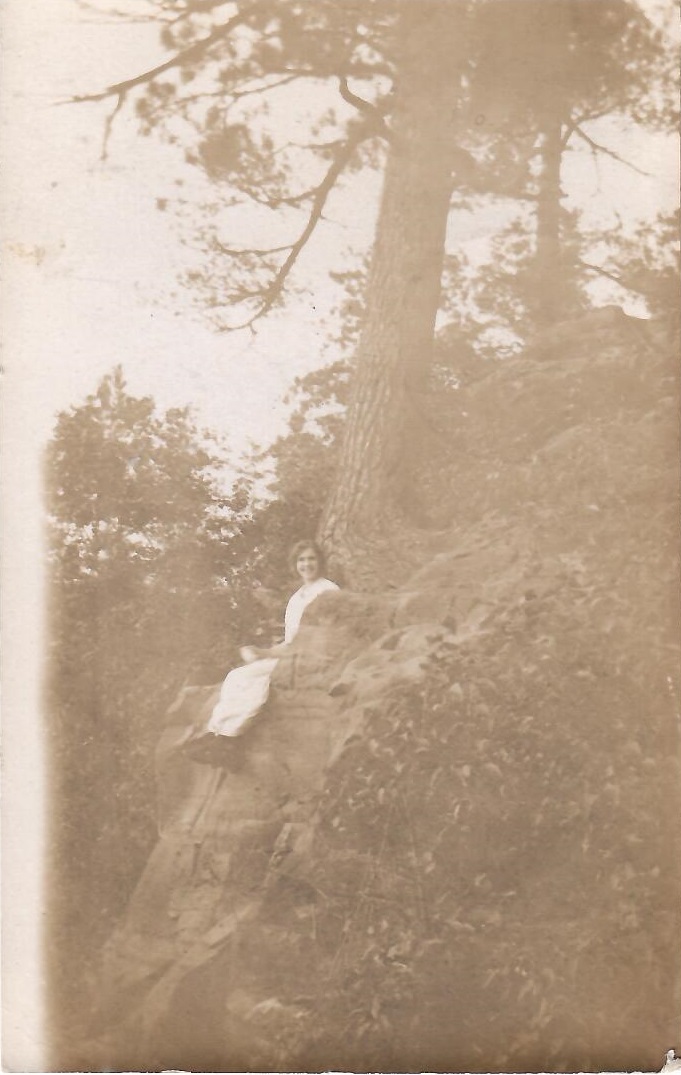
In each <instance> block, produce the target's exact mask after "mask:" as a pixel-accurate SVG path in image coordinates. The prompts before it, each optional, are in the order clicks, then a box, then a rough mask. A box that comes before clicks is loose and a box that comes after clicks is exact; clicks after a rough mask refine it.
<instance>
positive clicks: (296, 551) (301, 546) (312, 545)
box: [288, 541, 326, 574]
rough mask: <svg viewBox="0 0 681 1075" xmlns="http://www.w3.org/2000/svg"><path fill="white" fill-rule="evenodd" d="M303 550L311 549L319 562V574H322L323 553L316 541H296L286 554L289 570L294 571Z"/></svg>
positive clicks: (324, 568) (324, 564) (323, 569)
mask: <svg viewBox="0 0 681 1075" xmlns="http://www.w3.org/2000/svg"><path fill="white" fill-rule="evenodd" d="M305 549H312V551H313V552H314V554H315V556H316V557H317V560H318V562H319V572H320V574H323V572H324V571H325V570H326V561H325V558H324V552H323V550H322V549H321V547H320V546H319V545H318V544H317V542H316V541H296V543H295V545H294V546H293V548H292V549H291V551H290V552H289V554H288V562H289V566H290V568H291V570H292V571H295V569H296V563H297V562H298V557H299V556H300V554H301V552H304V551H305Z"/></svg>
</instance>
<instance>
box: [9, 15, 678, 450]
mask: <svg viewBox="0 0 681 1075" xmlns="http://www.w3.org/2000/svg"><path fill="white" fill-rule="evenodd" d="M97 6H99V8H100V9H101V12H105V11H106V9H107V8H108V7H109V6H110V5H109V4H108V2H106V3H105V2H104V0H98V5H93V6H92V7H90V6H88V5H86V4H80V3H79V2H78V0H50V2H49V3H48V4H43V5H41V8H40V12H39V13H38V12H37V11H36V8H35V6H34V5H30V4H26V3H22V2H21V0H8V2H7V3H6V4H5V8H6V12H5V24H6V29H5V37H6V46H5V49H6V57H7V59H6V67H7V70H6V73H5V79H6V84H7V87H8V88H7V90H6V94H7V95H6V115H5V140H6V146H7V147H8V149H9V153H10V161H9V166H8V167H7V168H6V179H5V199H6V202H5V204H6V223H5V238H6V268H5V274H6V278H9V286H8V289H7V295H6V302H7V304H8V306H9V336H10V340H11V351H9V353H8V354H7V356H6V363H7V366H8V372H9V373H10V375H11V374H12V372H13V368H14V370H17V371H18V370H20V371H21V384H20V385H18V386H17V385H16V384H15V385H14V389H15V391H18V392H19V396H20V399H21V405H22V406H23V407H25V417H26V421H27V422H28V423H29V425H30V427H31V428H32V429H33V430H34V431H35V433H36V435H37V436H38V437H39V438H44V437H45V436H47V435H48V434H49V430H50V428H51V424H52V421H53V417H54V414H55V412H56V411H57V410H58V409H60V408H63V407H65V406H68V405H70V404H77V403H78V402H79V401H80V400H82V399H83V397H84V396H85V395H86V394H87V393H88V392H90V391H92V390H93V389H94V388H95V387H96V385H97V383H98V381H99V379H100V378H101V377H102V375H103V374H104V373H106V372H108V371H109V370H110V369H111V367H112V366H113V365H114V364H115V363H118V362H121V363H122V364H123V367H124V370H125V372H126V375H127V378H128V382H129V386H130V389H131V391H133V392H137V393H150V394H152V395H153V396H154V397H155V398H156V399H157V400H158V402H159V403H160V404H161V405H163V406H167V405H171V404H172V405H175V404H186V403H191V404H192V405H193V406H194V407H195V408H196V409H197V412H198V415H199V417H200V420H201V421H202V422H203V423H205V424H206V425H208V426H209V427H211V428H214V429H216V430H218V431H219V432H221V433H225V434H226V435H227V437H228V439H229V441H230V443H231V445H232V448H233V451H234V452H235V453H237V454H238V453H240V452H241V451H243V449H244V448H245V446H246V445H247V443H248V441H249V440H250V439H254V440H256V441H258V442H260V443H264V442H267V441H268V440H269V439H270V437H271V435H272V433H273V432H277V431H278V429H279V428H280V424H281V422H282V421H283V418H284V415H285V409H284V408H283V407H282V405H281V402H280V401H281V398H282V396H283V394H284V392H285V391H286V389H287V387H288V386H289V384H290V382H291V381H292V380H293V378H294V377H295V376H297V375H300V374H301V373H305V372H306V371H308V370H310V369H313V368H315V367H317V366H319V365H320V364H321V363H322V362H323V361H328V360H330V359H331V358H333V357H334V353H333V350H332V349H331V350H329V349H328V348H327V347H325V344H326V343H327V341H328V338H329V336H330V324H331V322H330V315H331V311H332V308H333V307H334V305H335V304H336V303H337V301H338V299H339V298H340V291H339V290H338V289H337V288H336V287H335V286H334V285H332V284H331V283H330V281H329V276H328V269H329V267H331V268H334V269H336V270H342V269H343V268H346V267H351V266H352V265H353V264H354V262H353V260H352V258H348V256H347V251H349V250H354V251H355V252H356V253H361V252H362V251H363V250H366V249H367V248H368V246H369V245H370V240H371V235H372V229H373V222H374V215H375V209H376V204H377V198H378V193H379V189H380V186H379V180H378V179H377V177H375V176H373V177H372V176H370V175H368V174H367V173H366V172H363V173H362V174H361V175H359V176H350V177H348V178H347V179H346V180H345V182H344V184H343V188H342V189H341V190H340V191H338V192H337V193H336V194H335V195H334V196H333V198H332V199H331V201H330V204H329V206H328V211H327V214H326V215H327V217H328V218H329V220H328V222H327V223H325V224H323V225H322V226H321V227H320V229H319V233H318V234H317V235H316V236H315V237H314V239H313V241H312V243H311V244H310V245H309V247H308V249H307V250H306V251H305V252H304V256H303V258H302V260H301V262H300V265H299V267H298V269H297V271H296V273H295V275H294V279H293V283H294V285H295V288H296V290H297V291H298V293H297V294H295V295H291V297H290V300H289V302H288V304H287V306H286V308H285V309H284V310H281V311H276V312H275V313H273V314H272V315H270V316H269V317H268V318H266V319H265V320H263V321H261V322H259V323H258V326H257V334H255V335H253V334H252V333H251V332H249V331H244V332H240V333H236V334H233V333H228V334H225V333H222V334H220V333H218V332H216V331H215V330H214V328H213V326H212V325H211V323H210V319H209V317H208V316H207V314H206V311H205V310H204V309H202V307H201V303H200V301H199V296H198V295H197V293H196V292H195V291H194V290H193V289H191V288H188V287H187V286H186V284H183V283H180V282H178V281H179V280H180V278H181V277H182V275H183V274H184V273H186V272H187V271H191V270H192V268H196V267H200V254H199V253H198V252H197V251H196V250H195V249H192V247H191V243H189V244H188V243H187V242H186V240H188V239H191V231H192V228H191V222H192V220H193V219H194V217H193V215H192V214H193V213H194V214H196V210H194V209H193V206H195V205H198V204H199V202H201V201H207V200H213V201H217V202H219V199H220V197H222V196H223V193H222V191H221V190H215V188H211V185H210V183H209V182H208V181H207V179H206V178H205V176H204V175H203V174H202V173H201V172H200V171H199V170H198V169H197V168H194V167H191V166H190V165H188V164H187V163H186V162H185V159H184V154H183V151H182V150H181V149H180V148H178V147H171V146H167V145H163V144H161V143H160V141H159V140H157V139H156V138H146V139H145V138H141V137H139V134H138V123H137V118H136V116H135V113H134V103H133V102H132V101H129V102H127V103H126V105H125V106H124V108H123V109H122V110H121V112H120V113H119V114H118V115H117V116H116V119H115V123H114V126H113V130H112V134H111V137H110V140H109V144H108V159H107V160H105V161H102V160H101V159H100V156H101V150H102V141H103V136H104V130H105V125H106V119H107V116H108V115H109V114H110V113H111V110H112V106H113V102H111V101H104V102H97V103H89V104H80V105H73V104H63V103H60V102H64V101H66V100H67V99H68V98H70V97H71V96H73V95H76V94H82V93H90V92H94V91H96V90H98V89H101V88H103V87H104V86H106V85H108V84H110V83H112V82H116V81H120V80H121V79H122V78H125V77H130V76H131V75H134V74H136V73H138V72H139V71H141V70H144V69H146V68H148V67H150V66H152V65H153V64H154V62H157V61H158V60H159V59H160V58H162V57H163V55H164V54H163V51H162V48H161V45H160V43H159V25H158V23H157V22H154V23H149V22H146V21H138V20H136V19H133V20H132V21H124V20H121V19H119V18H117V17H115V16H112V15H106V14H103V13H100V14H98V13H97ZM113 6H115V5H111V7H113ZM120 7H121V8H123V10H126V11H127V12H129V13H130V12H132V13H134V12H136V13H137V14H139V13H140V11H143V10H144V5H143V4H141V3H140V2H139V0H137V3H136V4H130V3H127V4H123V5H120ZM651 7H652V8H654V9H655V8H656V9H660V10H662V11H663V12H664V10H665V4H664V2H663V3H662V4H661V5H660V4H659V3H658V2H657V0H655V2H654V3H652V4H651ZM306 92H307V91H306V88H305V86H303V87H302V88H301V87H300V84H294V85H293V86H290V87H288V88H287V89H286V90H285V91H282V93H281V95H280V104H279V107H280V109H281V110H282V115H283V116H285V117H286V120H285V122H287V123H288V125H289V127H290V138H291V139H292V140H295V139H296V134H297V133H298V134H300V136H301V140H304V118H303V119H301V118H299V117H304V116H305V113H306V110H307V109H308V101H307V100H306ZM333 96H334V94H333V92H330V94H329V103H331V100H332V97H333ZM334 103H337V102H336V100H334ZM340 106H341V108H344V107H346V106H344V105H343V104H342V102H340ZM597 133H598V137H599V140H600V141H602V142H603V141H606V142H607V144H608V145H611V146H614V147H615V148H616V149H617V151H618V152H619V153H621V155H622V156H624V157H626V158H627V159H628V160H631V161H632V163H634V164H637V165H638V166H639V167H640V168H642V169H644V170H645V171H646V172H649V173H650V175H649V176H642V175H640V174H639V173H637V172H635V171H633V170H630V169H628V168H626V167H624V166H622V165H621V164H619V163H618V162H617V161H614V160H611V159H608V158H607V157H604V156H601V157H599V158H598V160H596V159H594V157H593V156H592V155H591V154H590V152H589V149H588V147H586V146H584V148H583V150H579V151H577V152H574V153H571V154H569V155H568V157H567V159H566V162H565V166H564V184H563V185H564V189H565V191H566V193H567V195H568V197H567V199H566V203H565V204H566V205H567V206H568V207H570V206H579V207H580V208H581V209H582V210H584V211H585V212H586V222H587V223H588V224H603V223H606V224H609V223H612V226H613V227H616V226H618V223H617V220H618V215H619V217H621V218H624V219H632V218H633V217H640V218H643V219H645V218H647V217H652V216H653V215H654V214H655V212H656V211H657V210H658V209H660V208H671V207H672V206H673V205H674V204H675V203H676V200H677V190H678V178H677V168H676V148H675V145H674V144H673V141H672V140H671V139H666V138H664V137H661V136H653V135H645V136H642V135H641V132H640V131H632V130H626V129H621V128H618V127H617V125H616V124H614V123H613V122H612V121H602V122H601V124H600V129H599V130H598V131H597ZM287 134H289V132H287ZM303 178H304V177H303ZM178 183H179V185H178ZM178 194H180V195H181V197H182V198H183V200H184V203H185V206H184V211H183V218H182V219H180V220H178V218H177V215H176V213H175V212H174V211H173V209H172V205H173V203H174V201H175V200H176V197H177V195H178ZM166 205H167V206H168V209H167V210H166V211H165V212H163V211H161V209H160V208H159V206H161V207H164V206H166ZM511 208H512V207H511V206H510V205H509V204H506V205H504V204H503V203H497V204H495V205H493V206H492V205H488V206H487V207H484V206H483V208H480V207H478V208H477V209H476V210H475V212H472V213H456V214H453V216H452V221H451V225H450V229H449V240H448V246H449V250H450V252H452V253H454V252H456V251H457V249H459V248H461V247H463V248H464V249H465V250H466V251H467V253H468V254H469V256H471V257H473V258H474V259H480V258H484V256H485V253H486V251H487V243H488V240H489V238H490V237H492V236H493V235H494V234H495V232H496V231H497V230H498V229H499V228H500V227H501V226H503V224H504V223H505V221H506V220H507V219H508V216H509V211H510V210H511ZM269 217H270V218H271V217H272V214H269ZM225 222H226V224H227V223H228V224H229V227H230V232H231V234H232V236H233V239H234V241H236V242H239V241H241V240H243V238H244V235H247V234H249V232H252V231H253V230H254V229H257V228H258V218H257V214H255V213H254V214H251V215H247V214H246V213H245V212H244V210H239V211H238V212H235V211H232V212H231V213H230V214H228V213H226V214H225ZM294 226H295V225H294ZM183 239H184V240H185V242H182V240H183ZM610 297H611V296H608V295H607V293H605V292H604V297H603V301H608V299H609V298H610ZM630 309H631V312H642V311H641V310H640V307H636V306H635V305H633V306H631V307H630Z"/></svg>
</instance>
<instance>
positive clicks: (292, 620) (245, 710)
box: [207, 578, 338, 735]
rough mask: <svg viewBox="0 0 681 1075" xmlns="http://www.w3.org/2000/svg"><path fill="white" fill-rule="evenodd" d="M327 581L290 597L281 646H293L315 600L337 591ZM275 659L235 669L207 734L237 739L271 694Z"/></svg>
mask: <svg viewBox="0 0 681 1075" xmlns="http://www.w3.org/2000/svg"><path fill="white" fill-rule="evenodd" d="M337 589H338V586H336V583H335V582H331V581H330V580H329V579H321V578H320V579H315V580H314V582H309V583H305V584H304V585H303V586H301V587H300V589H299V590H296V592H295V593H294V594H293V596H292V597H291V599H290V601H289V603H288V605H287V606H286V614H285V616H284V642H285V643H287V644H288V643H290V642H293V639H294V638H295V637H296V635H297V633H298V628H299V627H300V621H301V619H302V618H303V612H304V611H305V609H306V608H307V606H308V605H310V604H312V602H313V601H314V599H315V598H316V597H319V595H320V594H322V593H325V592H326V591H327V590H337ZM278 659H279V658H278V657H264V658H262V659H261V660H258V661H253V662H252V663H251V664H242V665H239V667H238V668H234V669H233V670H232V671H231V672H230V673H229V675H228V676H227V678H226V679H225V681H224V683H223V684H222V689H221V691H220V698H219V700H218V702H217V704H216V706H215V708H214V709H213V712H212V714H211V718H210V720H209V721H208V729H207V730H208V731H209V732H213V733H214V734H215V735H240V734H241V732H243V731H245V729H246V726H247V725H248V723H249V722H250V721H251V720H252V719H253V717H254V716H255V715H256V714H257V713H258V712H259V710H260V709H262V707H263V705H264V704H265V702H266V701H267V697H268V695H269V691H270V679H271V677H272V672H273V671H274V669H275V668H276V666H277V661H278Z"/></svg>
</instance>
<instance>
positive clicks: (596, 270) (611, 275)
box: [579, 258, 648, 298]
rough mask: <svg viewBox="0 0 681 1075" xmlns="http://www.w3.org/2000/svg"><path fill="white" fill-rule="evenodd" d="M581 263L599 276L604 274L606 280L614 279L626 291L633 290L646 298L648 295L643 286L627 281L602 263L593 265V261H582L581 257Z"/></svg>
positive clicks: (584, 267)
mask: <svg viewBox="0 0 681 1075" xmlns="http://www.w3.org/2000/svg"><path fill="white" fill-rule="evenodd" d="M579 264H580V265H581V266H582V268H583V269H587V270H588V271H589V272H593V273H596V275H597V276H603V277H604V278H605V279H606V280H612V282H613V283H614V284H617V286H618V287H622V288H624V290H625V291H633V292H634V294H636V295H642V296H643V297H644V298H646V297H647V296H648V292H647V291H646V290H645V289H644V288H642V287H636V286H635V285H634V284H630V283H627V281H626V280H623V279H622V277H621V276H618V275H617V274H616V273H614V272H610V271H609V270H608V269H604V268H603V267H602V266H601V265H592V264H591V262H588V261H582V260H581V258H580V261H579Z"/></svg>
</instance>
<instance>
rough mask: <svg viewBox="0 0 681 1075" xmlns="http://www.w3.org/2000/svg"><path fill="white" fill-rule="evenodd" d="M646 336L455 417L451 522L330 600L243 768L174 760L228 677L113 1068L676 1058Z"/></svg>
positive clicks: (672, 570) (660, 469)
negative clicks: (361, 586)
mask: <svg viewBox="0 0 681 1075" xmlns="http://www.w3.org/2000/svg"><path fill="white" fill-rule="evenodd" d="M623 324H624V323H619V322H618V324H617V325H616V326H615V327H614V328H612V331H611V329H610V328H609V327H608V326H607V325H606V326H605V328H604V327H603V326H602V325H600V324H598V325H596V326H594V324H593V322H588V321H587V322H585V323H584V324H583V325H579V324H577V325H576V326H575V327H574V331H573V332H572V334H571V335H570V336H569V339H568V340H567V342H566V341H565V340H564V339H563V338H562V337H561V338H560V339H559V340H557V341H556V346H555V348H554V349H553V350H552V349H551V347H550V346H549V345H547V344H546V341H545V344H544V346H543V350H542V354H541V357H538V356H537V355H530V354H528V355H526V356H525V357H521V358H519V359H517V360H514V361H513V362H506V363H504V364H503V365H499V366H498V367H495V368H493V369H492V370H491V371H490V373H489V374H487V375H486V376H485V377H483V378H481V379H478V380H475V381H473V382H472V383H470V384H469V385H468V386H466V385H464V386H463V387H462V388H460V389H459V390H458V391H457V392H450V393H449V395H447V396H446V397H439V398H438V399H437V401H434V402H433V403H432V406H431V411H432V426H433V429H434V430H435V432H434V433H433V436H432V441H431V442H430V443H429V444H428V445H427V449H428V465H427V467H426V469H425V470H424V479H423V484H424V488H426V489H427V491H428V494H429V498H430V501H431V503H433V504H435V505H437V506H438V510H439V522H440V524H441V526H442V527H443V529H442V530H441V531H440V532H438V533H437V534H433V535H431V537H430V538H429V539H428V541H429V542H430V547H429V551H424V552H423V554H422V563H421V566H420V567H419V568H418V570H416V571H415V572H414V573H413V574H412V575H411V577H410V578H408V579H407V580H406V581H405V582H404V583H403V584H402V585H401V586H399V587H398V588H396V589H395V590H392V591H390V592H389V593H385V594H378V595H362V594H353V593H348V592H341V593H338V594H325V595H323V596H322V597H320V598H319V599H318V600H317V601H316V602H315V603H314V605H312V606H311V608H310V609H309V610H308V612H307V614H306V617H305V620H304V623H303V628H302V629H301V632H300V635H299V637H298V639H297V641H296V644H295V648H294V652H293V654H292V656H291V657H290V658H287V659H285V660H282V661H281V662H280V664H279V666H278V667H277V670H276V672H275V677H274V681H273V692H272V698H271V700H270V702H269V703H268V706H267V709H266V711H265V712H264V713H263V714H262V717H261V719H260V721H259V722H258V723H257V724H255V725H254V726H253V728H252V729H250V730H249V732H248V733H247V735H246V736H245V737H244V739H243V741H242V743H241V744H239V747H240V749H239V754H238V755H235V758H234V761H233V762H232V764H231V765H230V767H216V768H212V767H210V766H205V765H199V764H196V763H193V762H191V761H189V760H187V759H185V758H183V757H182V755H180V754H178V753H177V752H176V751H175V750H174V749H173V748H174V745H175V744H176V742H177V740H178V738H179V737H180V736H181V735H182V734H184V732H185V731H186V729H187V725H188V723H190V722H193V723H195V724H197V725H199V724H201V722H202V721H203V720H205V719H206V717H207V715H208V713H209V712H210V709H211V707H212V704H213V702H214V700H215V697H216V690H211V689H207V690H200V691H198V692H197V693H196V694H194V695H191V696H189V697H188V698H187V700H186V701H185V703H184V705H183V706H181V707H179V708H177V709H176V710H175V711H174V712H173V713H172V715H171V716H170V717H169V723H168V725H167V728H166V731H165V732H164V735H163V738H162V741H161V743H160V744H159V751H158V785H159V787H158V790H159V840H158V844H157V847H156V849H155V851H154V852H153V854H152V856H151V858H150V860H149V863H148V865H147V868H146V870H145V873H144V876H143V877H142V879H141V881H140V884H139V886H138V889H137V891H136V893H135V895H134V898H133V900H132V902H131V904H130V906H129V908H128V912H127V915H126V916H125V919H124V920H123V922H122V923H121V924H120V927H119V929H118V930H117V932H116V934H115V935H114V936H113V937H112V939H111V941H110V944H109V946H108V948H107V951H106V958H105V965H104V969H103V987H102V988H103V992H102V996H103V1001H102V1005H101V1008H102V1019H101V1022H100V1025H99V1027H98V1028H97V1029H98V1039H97V1043H96V1044H95V1043H93V1042H90V1043H89V1045H88V1046H85V1047H84V1049H85V1051H86V1052H87V1054H88V1055H87V1061H88V1063H89V1064H91V1063H92V1060H93V1056H94V1057H96V1059H97V1061H98V1062H99V1063H100V1064H103V1065H106V1066H109V1067H114V1068H133V1069H145V1068H147V1069H149V1068H150V1069H153V1070H157V1069H160V1068H167V1067H173V1068H189V1069H194V1070H222V1071H236V1070H239V1071H241V1070H321V1069H326V1068H344V1069H346V1070H355V1071H361V1070H385V1071H400V1070H436V1071H437V1070H448V1071H455V1070H461V1071H475V1070H483V1071H489V1070H499V1071H504V1070H506V1071H516V1070H517V1071H529V1070H556V1071H561V1070H563V1071H565V1070H600V1069H602V1068H608V1069H624V1068H631V1067H638V1068H642V1069H643V1070H646V1069H648V1068H653V1069H655V1068H658V1067H660V1066H661V1064H662V1062H663V1060H664V1054H665V1052H666V1051H667V1050H668V1049H670V1048H672V1047H674V1046H676V1047H677V1048H678V1046H679V1026H678V1021H677V1012H678V1007H679V999H680V996H679V986H680V982H681V970H680V967H679V958H678V945H677V942H678V931H679V925H680V922H679V912H678V907H679V894H680V891H681V885H680V878H679V850H680V847H679V834H678V830H677V818H678V806H679V798H680V793H679V695H680V690H679V677H678V667H679V661H678V657H679V653H678V641H679V618H678V612H679V603H678V594H677V586H676V578H677V571H678V557H677V553H678V521H677V520H678V494H679V482H678V476H679V472H678V439H677V438H678V410H677V408H678V383H677V380H676V370H675V362H674V357H673V354H672V353H671V349H670V347H669V345H668V344H667V343H665V341H664V338H663V335H662V333H661V331H658V330H657V329H656V328H655V327H654V326H653V327H647V328H640V329H639V328H637V329H636V331H632V332H629V331H628V329H627V326H626V325H624V328H623ZM625 329H626V331H625ZM623 333H624V334H623ZM627 333H628V334H627ZM563 335H564V333H563ZM549 342H550V341H549ZM425 547H426V546H425V544H424V548H425ZM241 748H243V749H241ZM84 1059H85V1057H84Z"/></svg>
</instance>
